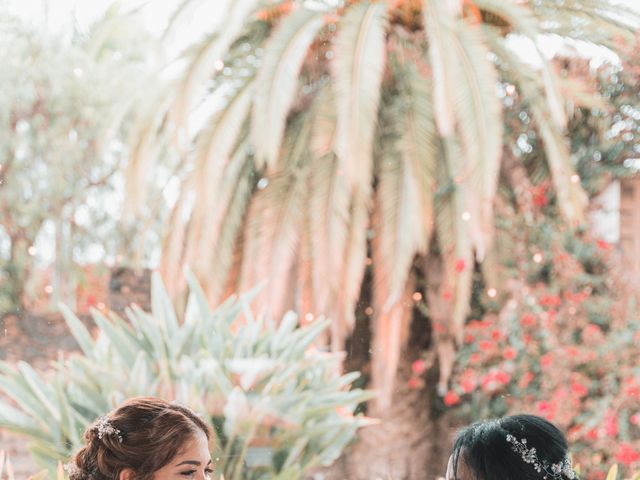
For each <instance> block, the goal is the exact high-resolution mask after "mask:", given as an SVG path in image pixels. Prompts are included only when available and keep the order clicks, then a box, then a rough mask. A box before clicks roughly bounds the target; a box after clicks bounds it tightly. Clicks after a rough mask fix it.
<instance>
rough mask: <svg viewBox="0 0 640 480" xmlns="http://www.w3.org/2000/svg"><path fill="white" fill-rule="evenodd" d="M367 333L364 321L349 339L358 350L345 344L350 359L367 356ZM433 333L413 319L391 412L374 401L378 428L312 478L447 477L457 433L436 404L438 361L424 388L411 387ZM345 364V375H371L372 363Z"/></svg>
mask: <svg viewBox="0 0 640 480" xmlns="http://www.w3.org/2000/svg"><path fill="white" fill-rule="evenodd" d="M365 303H366V302H365ZM366 328H368V324H365V322H362V321H359V322H358V323H356V330H355V332H354V334H353V336H352V339H351V341H352V342H353V339H354V338H355V339H357V343H355V350H354V349H350V348H349V347H350V345H349V344H348V345H347V347H348V348H347V351H348V352H349V353H350V356H351V357H353V356H354V354H355V355H356V356H364V355H366V353H367V352H368V345H364V343H367V344H369V343H370V338H369V337H368V335H369V332H367V333H365V332H362V331H363V330H365V329H366ZM430 330H431V329H430V328H429V320H427V319H426V318H424V317H423V316H421V315H414V318H413V319H412V325H411V334H410V340H409V345H407V346H406V347H405V348H404V349H403V351H402V354H401V358H400V366H399V368H398V374H397V377H396V383H395V389H394V392H393V397H392V401H391V404H390V407H389V408H387V409H384V410H381V411H376V410H375V408H376V407H375V405H374V403H373V402H371V403H370V404H369V406H368V411H367V415H368V416H371V417H374V418H377V419H379V420H380V424H379V425H376V426H371V427H367V428H365V429H363V430H361V432H360V434H359V437H358V441H357V443H355V444H354V445H353V446H352V447H351V448H349V449H347V450H346V451H345V452H344V454H343V455H342V457H341V458H340V459H339V460H338V461H337V462H336V463H335V464H334V465H333V466H332V467H331V468H329V469H327V470H323V471H321V472H315V473H314V474H313V475H312V476H311V477H309V478H310V479H312V480H344V479H347V478H348V479H349V480H377V479H380V480H427V479H428V480H434V479H436V478H438V477H440V476H443V474H444V471H445V469H446V462H447V459H448V455H449V449H450V446H451V440H452V438H451V437H452V433H453V429H452V428H451V426H450V425H451V421H450V420H451V419H450V418H449V416H448V415H446V414H443V412H442V410H441V409H440V408H439V406H438V405H436V404H434V401H435V402H438V400H434V399H436V398H437V396H436V393H435V386H436V384H437V379H438V375H439V373H438V369H439V366H438V364H437V362H436V363H434V364H433V365H431V368H430V369H429V370H428V371H427V372H426V374H425V375H424V376H423V377H422V380H424V385H425V386H423V387H422V388H417V389H415V388H411V387H410V386H409V380H410V379H411V378H412V371H411V370H412V368H411V366H412V364H413V362H414V361H415V360H416V359H418V358H420V353H421V352H424V347H425V345H428V344H429V343H430V339H431V331H430ZM360 332H362V333H363V335H360ZM433 357H434V358H435V355H433ZM363 359H364V358H363ZM364 360H365V361H366V360H369V359H364ZM347 363H348V364H350V365H347V370H352V369H354V367H356V368H355V369H359V370H362V371H364V373H365V374H367V373H368V372H369V371H370V364H369V365H360V366H359V365H356V364H355V362H354V361H353V359H352V360H351V361H349V360H348V361H347ZM414 377H415V375H414Z"/></svg>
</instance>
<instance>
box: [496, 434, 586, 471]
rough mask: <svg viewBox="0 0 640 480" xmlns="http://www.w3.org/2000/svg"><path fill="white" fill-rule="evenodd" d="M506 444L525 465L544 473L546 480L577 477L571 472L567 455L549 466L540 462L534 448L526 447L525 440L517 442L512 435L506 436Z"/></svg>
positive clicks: (571, 467) (571, 468)
mask: <svg viewBox="0 0 640 480" xmlns="http://www.w3.org/2000/svg"><path fill="white" fill-rule="evenodd" d="M507 442H509V443H510V444H511V449H512V450H513V451H514V452H516V453H517V454H519V455H520V457H521V458H522V460H523V461H524V462H525V463H529V464H531V466H532V467H533V468H534V469H535V470H536V472H538V473H544V477H543V478H545V479H548V480H549V479H552V480H562V479H564V478H568V479H569V480H573V479H575V478H576V477H577V475H576V472H575V471H574V470H573V466H572V465H571V459H570V458H569V456H568V455H567V456H565V457H564V459H563V460H562V461H560V462H558V463H552V464H551V465H549V463H548V462H545V461H543V462H541V461H540V459H539V458H538V454H537V453H536V449H535V447H531V448H529V447H528V446H527V439H526V438H523V439H522V440H521V441H518V439H517V438H516V437H514V436H513V435H507Z"/></svg>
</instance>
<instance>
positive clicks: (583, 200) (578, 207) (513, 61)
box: [487, 33, 588, 225]
mask: <svg viewBox="0 0 640 480" xmlns="http://www.w3.org/2000/svg"><path fill="white" fill-rule="evenodd" d="M487 38H489V40H490V41H491V43H492V49H493V51H494V52H496V53H497V54H498V55H499V56H500V57H501V58H502V59H503V60H504V61H505V63H506V64H507V65H509V70H508V75H510V76H511V78H512V80H513V81H514V82H515V83H516V84H517V85H518V87H519V88H520V89H521V90H522V92H523V94H524V96H525V98H527V99H528V100H529V108H530V109H531V113H532V116H533V117H534V119H535V122H536V127H537V129H538V131H539V132H540V135H541V137H542V140H543V142H544V148H545V152H546V154H547V155H546V157H547V162H548V164H549V169H550V170H551V176H552V180H553V184H554V187H555V191H556V194H557V195H558V207H559V209H560V212H561V214H562V215H563V216H564V218H565V219H566V220H567V221H568V222H569V223H570V224H572V225H575V224H579V223H582V221H583V220H584V211H585V208H586V206H587V201H588V199H587V195H586V193H585V192H584V190H583V189H582V187H581V185H580V179H579V177H578V176H577V175H576V173H575V169H574V167H573V165H572V163H571V153H570V151H569V145H568V142H567V139H566V138H565V137H564V135H563V132H562V131H560V130H558V128H557V126H556V125H555V122H553V121H552V120H551V113H550V112H549V107H548V103H547V102H545V101H544V95H543V94H542V91H543V89H542V87H541V86H540V81H539V77H538V75H537V74H536V72H535V71H533V70H532V68H531V67H530V66H528V65H526V64H525V63H523V62H522V61H521V60H520V59H519V58H517V57H516V55H515V54H514V53H513V52H512V51H511V50H509V49H508V48H506V47H505V46H504V44H503V43H502V39H501V38H499V37H497V36H492V35H491V34H489V33H488V34H487Z"/></svg>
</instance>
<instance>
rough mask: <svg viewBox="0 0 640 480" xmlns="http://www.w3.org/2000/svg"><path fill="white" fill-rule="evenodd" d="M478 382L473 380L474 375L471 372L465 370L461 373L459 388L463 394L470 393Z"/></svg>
mask: <svg viewBox="0 0 640 480" xmlns="http://www.w3.org/2000/svg"><path fill="white" fill-rule="evenodd" d="M477 384H478V382H477V381H476V379H475V373H474V372H473V370H471V369H469V368H467V369H466V370H465V371H464V372H462V377H461V379H460V387H461V388H462V391H463V392H464V393H471V392H473V391H474V390H475V389H476V386H477Z"/></svg>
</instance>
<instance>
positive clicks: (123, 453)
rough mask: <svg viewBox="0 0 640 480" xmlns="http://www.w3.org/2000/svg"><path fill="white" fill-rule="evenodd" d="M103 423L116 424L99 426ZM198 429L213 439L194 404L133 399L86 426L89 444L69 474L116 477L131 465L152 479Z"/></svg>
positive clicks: (85, 479) (73, 477)
mask: <svg viewBox="0 0 640 480" xmlns="http://www.w3.org/2000/svg"><path fill="white" fill-rule="evenodd" d="M101 421H102V422H105V421H106V422H108V423H107V424H108V425H109V427H111V428H110V429H106V430H105V428H104V427H103V428H100V425H101ZM103 425H105V424H104V423H103ZM198 431H202V432H204V434H205V435H206V437H207V440H210V438H211V436H210V431H209V427H208V426H207V424H206V423H205V422H204V421H203V420H202V418H200V417H199V416H198V415H197V414H196V413H195V412H193V411H192V410H190V409H189V408H187V407H184V406H181V405H178V404H175V403H169V402H166V401H165V400H161V399H159V398H153V397H137V398H132V399H130V400H127V401H126V402H124V403H123V404H122V405H120V406H119V407H118V408H116V409H115V410H113V411H112V412H111V413H109V414H108V415H106V416H105V417H102V418H100V419H98V420H96V421H95V422H94V423H93V424H91V425H90V426H89V427H88V428H87V429H86V431H85V432H84V441H85V445H84V446H83V447H81V448H80V450H78V452H77V453H76V454H75V455H74V457H73V459H72V460H71V462H70V463H69V464H68V467H67V470H68V471H69V478H70V480H113V479H117V478H118V476H119V475H120V472H122V471H123V470H125V469H131V470H132V471H133V472H134V474H135V477H134V478H135V479H136V480H150V479H151V478H152V477H153V473H154V472H156V471H158V470H160V469H161V468H162V467H164V466H166V465H167V464H168V463H169V462H170V461H171V459H172V458H174V457H175V456H176V455H177V454H179V452H180V450H181V448H183V446H184V444H185V443H186V442H188V441H189V440H190V439H191V438H193V436H194V435H195V434H196V433H197V432H198Z"/></svg>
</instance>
